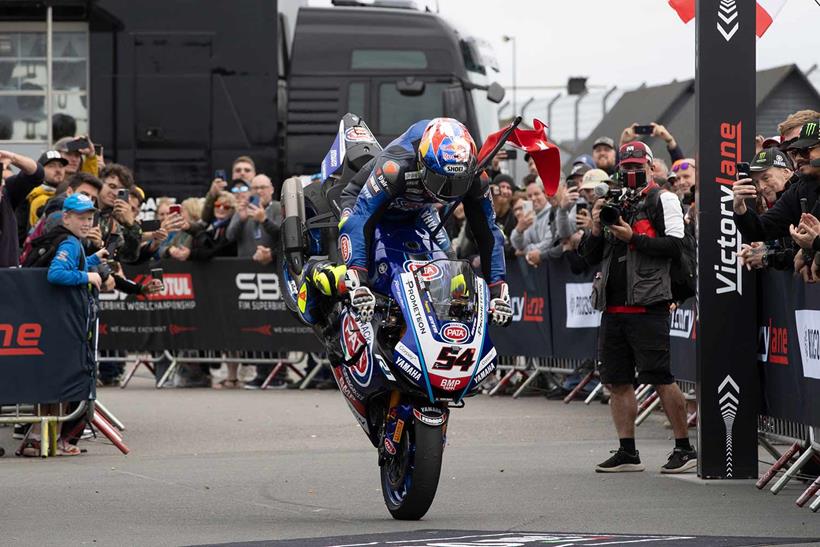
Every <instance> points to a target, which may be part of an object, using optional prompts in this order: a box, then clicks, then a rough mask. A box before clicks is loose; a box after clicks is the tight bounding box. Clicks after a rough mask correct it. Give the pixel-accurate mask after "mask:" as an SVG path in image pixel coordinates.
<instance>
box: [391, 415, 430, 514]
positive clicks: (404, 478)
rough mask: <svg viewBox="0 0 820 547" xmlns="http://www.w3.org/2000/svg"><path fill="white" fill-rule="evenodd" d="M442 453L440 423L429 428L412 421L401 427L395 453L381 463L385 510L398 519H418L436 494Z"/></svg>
mask: <svg viewBox="0 0 820 547" xmlns="http://www.w3.org/2000/svg"><path fill="white" fill-rule="evenodd" d="M443 454H444V431H443V426H438V427H430V426H428V425H425V424H423V423H421V422H420V421H418V420H415V424H414V425H413V427H412V428H410V427H408V428H405V429H404V432H403V434H402V437H401V440H400V442H399V443H397V444H396V454H395V455H394V456H391V457H388V458H387V459H386V460H385V462H384V463H383V464H382V465H381V479H382V480H381V483H382V494H383V495H384V502H385V504H386V505H387V510H388V511H390V514H391V515H393V518H394V519H397V520H419V519H420V518H421V517H423V516H424V514H425V513H427V510H428V509H429V508H430V505H431V504H432V503H433V498H434V497H435V496H436V489H437V488H438V480H439V475H440V474H441V460H442V456H443Z"/></svg>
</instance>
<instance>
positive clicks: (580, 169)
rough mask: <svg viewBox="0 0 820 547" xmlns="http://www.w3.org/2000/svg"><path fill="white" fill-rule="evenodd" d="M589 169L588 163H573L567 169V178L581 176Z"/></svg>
mask: <svg viewBox="0 0 820 547" xmlns="http://www.w3.org/2000/svg"><path fill="white" fill-rule="evenodd" d="M589 171H591V169H590V167H589V165H587V164H585V163H574V164H573V165H572V168H571V169H570V171H569V176H568V177H567V178H568V179H571V178H575V177H583V176H584V175H585V174H586V173H588V172H589Z"/></svg>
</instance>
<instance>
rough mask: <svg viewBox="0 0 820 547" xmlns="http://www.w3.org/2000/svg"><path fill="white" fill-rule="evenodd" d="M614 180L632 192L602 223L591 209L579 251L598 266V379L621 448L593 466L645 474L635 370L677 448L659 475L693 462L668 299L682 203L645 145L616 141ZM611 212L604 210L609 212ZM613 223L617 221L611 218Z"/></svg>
mask: <svg viewBox="0 0 820 547" xmlns="http://www.w3.org/2000/svg"><path fill="white" fill-rule="evenodd" d="M620 157H621V163H620V166H619V169H620V172H619V178H620V180H621V182H622V184H623V186H624V188H623V191H625V192H626V195H628V196H631V198H630V199H629V203H630V204H631V205H629V206H626V205H624V206H622V207H621V214H620V215H619V216H618V217H617V219H614V218H613V217H612V216H611V215H605V217H604V218H605V219H606V220H607V221H610V225H609V226H607V227H606V228H604V227H603V226H602V222H601V219H602V210H603V207H602V205H603V203H604V200H598V201H597V202H596V203H595V206H594V208H593V211H592V228H591V230H590V232H589V233H588V234H586V235H585V236H584V239H583V240H581V244H580V247H579V253H580V254H581V256H583V257H584V259H585V260H586V261H587V263H588V264H589V265H590V266H594V265H597V264H601V271H600V272H599V273H598V274H597V275H596V277H595V281H594V282H593V289H592V301H593V305H594V306H595V309H597V310H599V311H601V312H603V315H602V317H601V327H600V335H599V336H600V339H599V340H600V360H601V366H600V375H601V381H602V382H603V383H604V384H607V385H608V386H609V390H610V392H611V393H612V397H611V399H610V410H611V412H612V419H613V421H614V422H615V429H616V430H617V432H618V437H619V440H620V447H619V449H618V450H617V451H615V453H614V455H613V456H612V457H610V458H609V459H608V460H606V461H604V462H602V463H600V464H599V465H598V466H597V467H596V468H595V470H596V471H597V472H599V473H618V472H623V471H643V470H644V466H643V464H642V463H641V460H640V457H639V454H638V451H637V450H636V449H635V418H636V415H637V403H636V400H635V388H634V385H635V379H636V375H635V372H636V370H637V381H638V383H641V384H652V385H654V386H655V389H656V390H657V392H658V395H659V396H660V398H661V401H662V403H663V409H664V411H665V412H666V415H667V417H668V418H669V422H670V423H671V424H672V430H673V431H674V434H675V448H674V449H673V451H672V454H671V455H670V457H669V461H668V462H667V463H666V464H665V465H664V466H663V467H662V468H661V473H683V472H686V471H688V470H690V469H692V468H694V467H695V466H696V465H697V452H696V451H695V449H694V448H693V447H692V445H691V444H690V442H689V433H688V426H687V423H686V407H685V401H684V398H683V394H682V393H681V391H680V388H678V385H677V384H676V383H675V377H674V376H673V375H672V371H671V368H670V355H669V304H670V302H671V301H672V280H671V276H670V268H671V264H672V261H673V260H674V259H676V258H679V257H680V255H681V252H682V247H683V237H684V225H683V211H682V210H681V205H680V200H678V197H677V196H676V195H675V194H673V193H672V192H668V191H665V190H662V189H660V188H659V187H658V186H657V185H655V183H654V182H651V181H652V159H653V156H652V151H651V150H650V148H649V147H648V146H647V145H646V144H644V143H642V142H637V141H635V142H628V143H626V144H624V145H623V146H621V150H620ZM611 212H612V210H611V209H610V210H608V213H611ZM611 221H614V222H611Z"/></svg>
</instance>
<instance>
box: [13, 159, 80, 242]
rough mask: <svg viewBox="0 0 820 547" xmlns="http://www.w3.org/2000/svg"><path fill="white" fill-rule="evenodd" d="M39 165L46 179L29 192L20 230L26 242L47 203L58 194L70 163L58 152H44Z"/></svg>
mask: <svg viewBox="0 0 820 547" xmlns="http://www.w3.org/2000/svg"><path fill="white" fill-rule="evenodd" d="M37 163H39V164H40V165H42V166H43V173H45V178H44V180H43V184H41V185H40V186H38V187H37V188H35V189H34V190H32V191H31V192H29V194H28V196H26V200H27V201H28V209H27V211H26V216H25V218H21V219H20V229H21V231H22V234H21V235H22V239H23V240H25V237H26V235H27V234H28V231H29V230H30V229H31V228H32V227H33V226H34V225H35V224H37V222H38V221H39V220H40V217H41V216H42V215H43V207H45V205H46V202H47V201H48V200H50V199H51V198H53V197H54V195H55V194H56V193H57V187H58V186H59V185H60V184H62V183H63V181H64V180H65V178H66V173H65V167H66V165H68V161H67V160H66V159H65V158H63V156H62V155H61V154H60V153H59V152H58V151H56V150H48V151H46V152H43V155H42V156H40V159H39V160H37Z"/></svg>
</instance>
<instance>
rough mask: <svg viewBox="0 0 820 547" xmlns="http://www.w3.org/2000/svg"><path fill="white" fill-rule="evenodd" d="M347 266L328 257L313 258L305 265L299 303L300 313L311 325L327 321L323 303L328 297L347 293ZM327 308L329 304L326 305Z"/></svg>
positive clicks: (333, 297)
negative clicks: (345, 282) (345, 278)
mask: <svg viewBox="0 0 820 547" xmlns="http://www.w3.org/2000/svg"><path fill="white" fill-rule="evenodd" d="M346 271H347V268H346V267H345V266H344V264H342V265H336V264H333V263H332V262H330V261H328V260H326V259H316V258H311V259H309V260H308V263H307V264H306V265H305V274H304V276H303V277H302V284H301V285H300V286H299V294H298V298H297V301H296V302H297V305H298V307H299V314H300V315H301V316H302V318H303V319H304V320H305V321H306V322H308V323H309V324H311V325H316V324H320V323H324V322H326V321H327V319H328V318H327V317H326V316H325V315H324V314H325V313H326V311H325V312H322V308H323V307H322V306H321V303H322V301H323V300H326V299H328V298H331V299H336V298H338V297H339V296H341V295H343V294H344V293H345V290H346V288H345V284H344V276H345V272H346ZM324 308H325V310H326V308H327V306H325V307H324Z"/></svg>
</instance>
